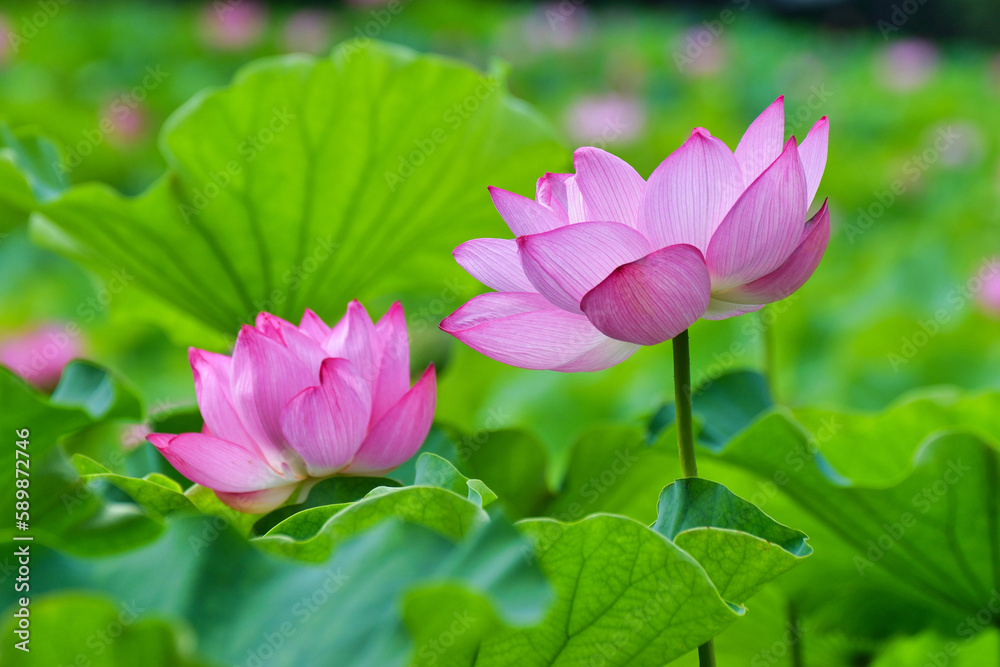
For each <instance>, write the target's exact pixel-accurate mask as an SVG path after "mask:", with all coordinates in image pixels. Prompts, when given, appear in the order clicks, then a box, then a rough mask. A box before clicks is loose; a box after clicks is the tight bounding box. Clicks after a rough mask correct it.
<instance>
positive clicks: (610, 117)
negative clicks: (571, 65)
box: [566, 94, 646, 144]
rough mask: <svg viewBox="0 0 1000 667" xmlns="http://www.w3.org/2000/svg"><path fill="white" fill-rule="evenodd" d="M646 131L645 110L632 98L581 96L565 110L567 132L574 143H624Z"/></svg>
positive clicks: (639, 100)
mask: <svg viewBox="0 0 1000 667" xmlns="http://www.w3.org/2000/svg"><path fill="white" fill-rule="evenodd" d="M645 129H646V107H645V105H644V104H643V102H642V100H641V99H639V98H637V97H633V96H626V95H617V94H611V95H601V96H588V97H581V98H579V99H577V100H576V101H575V102H574V103H573V104H572V105H571V106H570V107H569V109H568V110H567V111H566V130H567V132H568V133H569V136H570V137H571V138H572V139H573V141H574V142H577V143H587V144H608V143H627V142H629V141H631V140H633V139H635V138H636V137H638V136H639V135H641V134H642V132H643V131H644V130H645Z"/></svg>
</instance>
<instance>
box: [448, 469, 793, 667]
mask: <svg viewBox="0 0 1000 667" xmlns="http://www.w3.org/2000/svg"><path fill="white" fill-rule="evenodd" d="M658 509H659V514H658V517H657V520H656V523H655V524H654V526H653V529H649V528H646V527H645V526H643V525H642V524H639V523H637V522H635V521H633V520H631V519H628V518H626V517H621V516H613V515H606V514H596V515H592V516H590V517H588V518H586V519H584V520H583V521H580V522H579V523H569V524H567V523H560V522H558V521H553V520H550V519H527V520H525V521H522V522H521V523H520V524H519V526H520V527H521V528H522V530H524V531H525V532H527V534H529V535H531V536H532V537H534V539H535V555H536V557H537V558H538V559H539V561H540V563H541V565H542V569H543V571H544V572H545V574H546V576H548V577H549V579H550V581H552V583H553V585H554V586H555V588H556V595H557V602H556V605H555V607H554V608H553V609H552V611H550V613H549V615H548V617H547V618H546V620H545V623H543V624H542V625H541V626H539V627H536V628H531V629H528V630H517V631H513V630H511V631H507V632H505V633H503V634H501V635H500V636H497V637H493V638H490V639H488V640H487V641H486V642H484V644H483V646H482V647H481V648H480V650H479V652H478V659H477V661H476V662H475V663H474V664H476V665H511V664H517V665H576V664H590V662H591V661H594V660H600V664H602V665H608V666H611V665H646V664H649V665H654V664H656V665H660V664H666V663H668V662H670V661H672V660H674V659H676V658H678V657H680V656H682V655H684V654H685V653H687V652H689V651H691V650H692V649H694V648H695V647H696V646H698V645H700V644H702V643H704V642H705V641H706V640H708V639H710V638H712V637H714V636H715V635H717V634H719V633H720V632H721V631H722V630H723V629H725V628H726V627H727V626H728V625H729V624H730V623H731V622H732V621H733V620H734V619H736V618H737V617H738V616H739V615H740V614H742V612H743V609H742V606H741V605H742V604H743V603H744V602H745V600H746V599H747V598H749V597H750V596H751V595H753V594H754V593H755V592H756V591H757V590H758V589H759V588H760V587H761V586H762V585H763V584H764V583H766V582H768V581H770V580H772V579H773V578H775V577H776V576H778V575H780V574H782V573H784V572H785V571H787V570H788V569H790V568H791V567H793V566H794V565H796V564H797V563H798V562H799V561H801V559H802V558H804V557H805V556H807V555H808V554H809V553H810V548H809V546H808V545H807V544H806V543H805V536H804V535H803V534H802V533H800V532H798V531H795V530H792V529H790V528H787V527H785V526H782V525H780V524H778V523H776V522H775V521H773V520H772V519H770V518H769V517H768V516H766V515H765V514H764V513H763V512H761V511H760V510H757V509H756V508H755V507H753V506H752V505H750V504H749V503H747V502H746V501H744V500H742V499H740V498H737V497H736V496H734V495H733V494H732V493H730V492H729V491H728V490H727V489H726V488H725V487H723V486H721V485H719V484H715V483H713V482H709V481H706V480H701V479H685V480H679V481H677V482H675V483H674V484H672V485H670V486H669V487H667V488H666V489H664V490H663V494H662V496H661V498H660V503H659V508H658ZM689 548H690V551H689V550H688V549H689ZM456 664H470V665H471V664H473V663H471V662H470V663H456Z"/></svg>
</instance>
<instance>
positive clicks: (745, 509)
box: [653, 477, 812, 603]
mask: <svg viewBox="0 0 1000 667" xmlns="http://www.w3.org/2000/svg"><path fill="white" fill-rule="evenodd" d="M653 529H654V530H656V531H657V532H658V533H660V534H662V535H664V536H665V537H667V538H668V539H669V540H671V541H673V543H674V544H676V545H677V546H679V547H680V548H681V549H684V551H686V552H688V553H689V554H691V555H692V556H693V557H694V559H695V560H697V561H698V562H699V563H701V566H702V567H704V568H705V571H706V572H707V573H708V576H709V577H710V578H711V579H712V581H713V582H714V583H715V586H716V588H718V590H719V594H720V595H722V597H723V598H724V599H726V600H729V601H730V602H736V603H742V602H743V601H744V600H746V599H747V598H749V597H751V596H752V595H754V594H755V593H756V592H757V591H758V590H760V588H761V586H763V585H764V584H766V583H767V582H769V581H771V580H772V579H774V578H775V577H777V576H778V575H780V574H782V573H784V572H787V571H788V570H790V569H791V568H793V567H795V566H796V565H797V564H798V563H799V562H800V561H801V560H802V559H803V558H805V557H806V556H808V555H809V554H811V553H812V548H811V547H810V546H809V545H808V544H806V536H805V534H804V533H802V532H801V531H798V530H793V529H791V528H788V527H787V526H782V525H781V524H780V523H777V522H776V521H774V519H772V518H771V517H769V516H767V515H766V514H764V512H762V511H761V510H760V509H759V508H757V507H756V506H755V505H753V504H751V503H748V502H747V501H746V500H743V499H742V498H739V497H738V496H736V495H734V494H733V493H732V492H731V491H730V490H729V489H727V488H726V487H724V486H722V485H721V484H717V483H715V482H711V481H709V480H707V479H700V478H697V477H693V478H685V479H679V480H677V481H676V482H674V483H673V484H671V485H670V486H668V487H667V488H665V489H664V490H663V493H662V494H661V495H660V504H659V508H658V510H657V517H656V523H654V524H653Z"/></svg>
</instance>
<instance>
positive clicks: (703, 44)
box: [672, 26, 726, 77]
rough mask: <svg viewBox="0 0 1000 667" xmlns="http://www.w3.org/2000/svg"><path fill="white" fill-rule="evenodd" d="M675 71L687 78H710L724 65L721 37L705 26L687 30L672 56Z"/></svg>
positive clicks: (723, 43) (724, 58) (724, 57)
mask: <svg viewBox="0 0 1000 667" xmlns="http://www.w3.org/2000/svg"><path fill="white" fill-rule="evenodd" d="M672 56H673V60H674V64H675V65H677V69H678V70H679V71H680V72H681V73H683V74H687V75H689V76H695V77H698V76H710V75H712V74H716V73H718V72H720V71H722V68H723V67H724V66H725V64H726V46H725V42H724V41H723V38H722V36H721V35H718V34H715V33H713V32H712V31H711V30H710V29H709V28H707V27H705V26H696V27H693V28H690V29H689V30H687V31H686V32H685V33H684V35H683V36H682V37H681V39H680V43H679V44H678V45H677V46H676V48H675V50H674V52H673V54H672Z"/></svg>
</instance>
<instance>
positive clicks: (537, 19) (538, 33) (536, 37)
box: [524, 1, 588, 51]
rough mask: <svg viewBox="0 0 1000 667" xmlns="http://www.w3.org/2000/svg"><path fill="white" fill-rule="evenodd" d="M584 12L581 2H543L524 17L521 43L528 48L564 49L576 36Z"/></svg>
mask: <svg viewBox="0 0 1000 667" xmlns="http://www.w3.org/2000/svg"><path fill="white" fill-rule="evenodd" d="M587 16H588V14H587V10H586V9H584V8H583V7H582V6H581V3H577V2H569V1H566V2H546V3H543V4H541V5H539V6H537V7H536V8H535V9H534V10H533V11H532V12H531V13H530V14H528V16H527V17H526V19H525V22H524V40H525V44H526V46H527V47H528V48H529V49H531V50H532V51H546V50H550V49H555V50H564V49H568V48H570V47H571V46H573V45H574V44H576V43H577V42H578V41H579V40H580V37H581V35H582V34H583V29H584V26H585V25H586V21H587Z"/></svg>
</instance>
